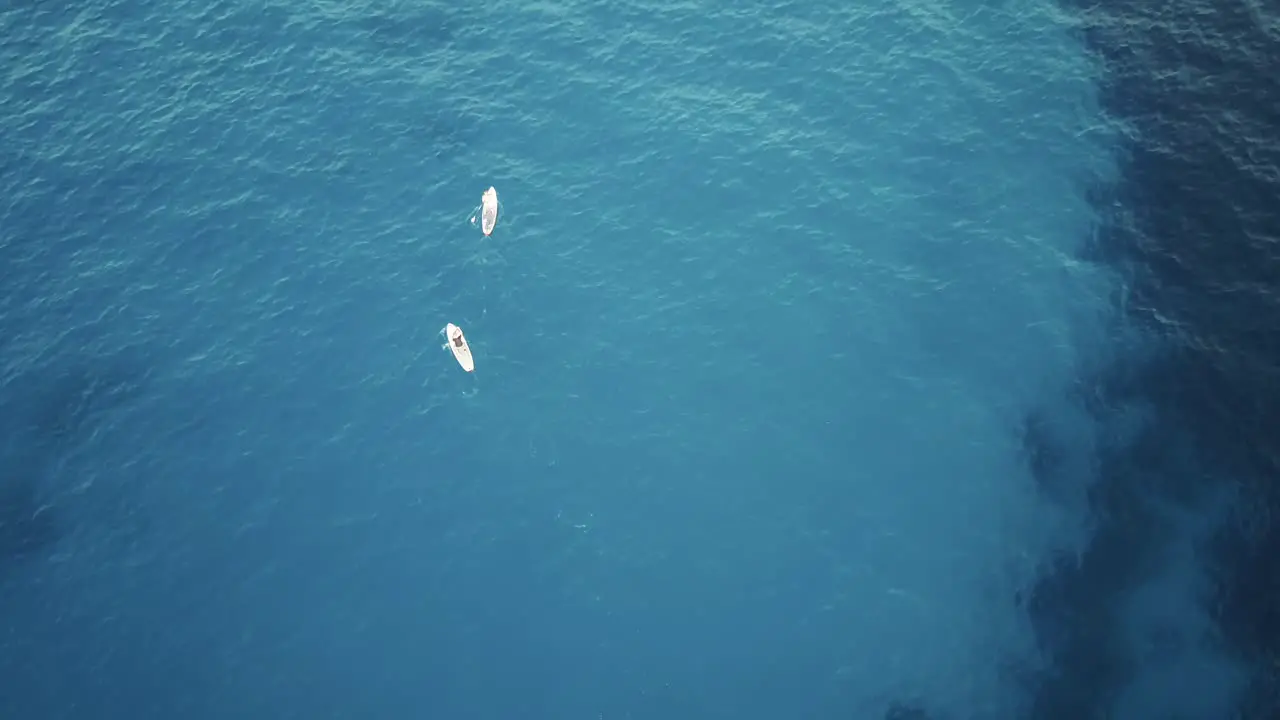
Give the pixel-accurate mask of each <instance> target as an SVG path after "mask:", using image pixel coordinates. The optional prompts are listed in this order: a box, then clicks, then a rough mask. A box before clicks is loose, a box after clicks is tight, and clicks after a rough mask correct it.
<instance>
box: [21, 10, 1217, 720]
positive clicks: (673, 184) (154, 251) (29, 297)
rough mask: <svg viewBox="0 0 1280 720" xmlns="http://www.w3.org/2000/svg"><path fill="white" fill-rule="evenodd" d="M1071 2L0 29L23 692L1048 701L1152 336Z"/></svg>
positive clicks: (37, 15)
mask: <svg viewBox="0 0 1280 720" xmlns="http://www.w3.org/2000/svg"><path fill="white" fill-rule="evenodd" d="M1076 27H1077V23H1076V21H1075V20H1074V19H1073V18H1072V17H1071V16H1070V15H1069V14H1068V13H1066V11H1064V10H1061V9H1059V8H1057V7H1055V6H1054V5H1051V4H1049V3H1035V4H1031V5H1020V6H1017V7H1016V8H1015V7H1014V6H1013V5H1006V6H1004V7H1001V6H999V4H997V5H990V4H987V5H983V4H980V3H959V2H953V3H943V2H932V1H921V0H915V1H913V2H910V3H904V2H898V1H896V0H895V1H892V2H870V3H862V4H857V5H849V4H847V3H835V2H829V1H827V0H822V1H820V2H810V3H805V4H796V3H783V2H775V3H754V4H752V3H749V4H746V5H732V6H730V5H718V4H711V3H674V4H646V3H637V2H628V3H622V4H603V3H586V2H576V3H574V2H557V3H534V4H522V3H502V2H498V3H491V4H488V5H486V6H483V7H476V8H472V9H468V10H465V11H464V10H454V9H449V8H447V7H445V6H442V5H429V4H422V3H410V2H398V3H356V2H336V1H334V2H329V1H326V2H323V3H315V4H311V5H306V4H303V5H298V4H279V3H272V2H259V3H249V2H240V1H237V2H231V1H223V2H214V3H212V4H209V3H204V4H192V3H185V4H183V3H180V4H176V5H171V6H165V7H163V8H161V7H160V6H157V5H148V4H144V3H136V2H133V1H132V0H117V1H115V2H91V3H89V4H87V5H80V6H60V5H43V6H40V7H39V8H38V9H32V8H29V7H26V6H24V7H21V8H8V9H5V10H3V11H2V12H0V28H3V33H4V37H5V38H6V39H5V40H4V42H3V46H2V47H3V54H4V63H5V67H6V68H8V71H7V78H6V79H4V80H3V81H2V83H0V88H2V89H0V100H2V101H3V105H4V107H5V108H6V109H7V112H6V113H5V119H4V121H3V133H4V138H5V140H4V145H3V152H4V156H3V160H2V162H3V168H4V179H5V185H4V191H3V195H4V201H3V205H0V217H2V218H3V226H2V227H3V231H4V232H3V237H2V238H0V261H2V262H3V263H4V264H5V267H6V270H5V285H4V287H3V290H2V291H0V325H2V326H3V328H4V337H3V340H0V352H3V366H2V367H3V375H2V376H0V379H2V380H3V385H4V389H3V392H4V394H5V396H6V397H7V407H10V408H12V409H13V410H12V412H9V413H7V415H6V419H5V420H4V422H5V423H6V437H7V438H8V440H7V441H6V442H7V444H6V445H5V447H4V452H5V453H6V455H5V462H6V463H7V464H8V466H9V467H11V468H13V471H12V472H10V475H12V476H13V477H14V478H17V479H16V480H13V481H12V482H13V483H15V484H18V483H22V484H25V486H27V487H30V488H31V490H30V493H31V494H32V497H33V498H35V499H34V500H29V502H30V503H31V504H32V507H37V508H40V509H41V512H45V513H48V514H49V515H48V516H47V517H52V518H54V519H53V520H52V521H50V522H52V523H54V526H56V531H54V530H48V531H47V532H48V534H50V535H52V534H56V535H57V541H56V542H49V543H48V544H47V546H42V547H43V550H42V552H41V553H38V554H36V553H27V552H26V547H27V546H26V545H23V544H22V543H19V542H17V541H14V543H13V544H14V545H15V546H21V547H22V548H24V551H23V552H15V553H12V554H13V555H15V556H22V557H20V558H19V559H20V562H16V563H12V564H11V565H10V566H9V567H10V569H7V570H6V571H5V575H4V576H0V582H3V583H4V584H5V586H6V590H5V594H4V596H3V598H2V599H0V605H2V606H3V610H0V617H3V618H4V620H3V622H4V626H3V629H4V639H3V641H0V643H2V647H3V650H0V666H2V667H3V672H4V673H5V674H6V675H7V676H8V677H11V678H17V679H19V680H20V682H18V683H14V684H13V685H12V687H11V689H9V690H7V691H6V692H5V694H4V695H3V697H2V698H0V708H3V710H4V712H3V714H4V715H5V716H6V717H9V716H12V717H33V718H34V717H42V718H61V717H83V716H85V714H86V713H88V714H89V715H90V716H94V717H111V716H115V715H117V714H119V715H121V716H124V715H126V714H127V715H128V716H129V717H178V716H182V717H191V718H197V717H210V718H212V717H219V718H221V717H232V716H237V717H255V716H264V717H265V716H270V717H298V718H303V717H305V718H319V717H353V716H361V715H363V716H369V717H431V718H441V719H442V720H443V719H444V718H450V719H453V718H458V719H461V718H495V719H497V718H516V717H519V718H548V719H550V718H556V719H570V718H585V719H596V718H599V719H602V720H603V719H610V720H612V719H623V718H635V719H636V720H639V719H640V718H757V717H758V718H766V717H768V718H773V717H778V718H781V717H787V718H837V717H839V718H848V717H883V716H884V715H885V713H886V712H889V711H890V709H891V708H892V707H894V706H899V707H915V708H919V709H922V710H925V711H927V712H929V713H932V714H933V715H931V716H932V717H938V718H950V717H968V718H1006V717H1018V716H1021V715H1023V714H1024V713H1025V712H1027V708H1028V707H1030V704H1031V702H1032V699H1033V697H1034V690H1035V687H1036V686H1037V685H1036V682H1035V678H1037V677H1039V676H1040V675H1041V674H1043V673H1045V672H1050V671H1051V670H1052V666H1053V663H1054V660H1053V658H1052V657H1051V656H1050V655H1049V654H1048V653H1047V651H1046V649H1045V646H1044V642H1043V637H1042V635H1043V632H1044V630H1043V628H1041V629H1037V627H1035V620H1034V618H1033V617H1032V616H1031V615H1030V614H1029V613H1028V612H1027V609H1026V603H1025V598H1026V597H1027V596H1028V595H1029V593H1030V592H1031V588H1033V586H1034V585H1035V583H1036V582H1037V581H1038V580H1039V579H1040V578H1042V577H1043V575H1044V574H1045V573H1046V572H1047V570H1048V569H1049V568H1050V567H1051V566H1052V564H1053V563H1054V562H1056V561H1057V559H1058V558H1060V557H1071V556H1072V555H1073V554H1075V553H1078V552H1082V551H1083V548H1084V547H1085V546H1086V545H1087V544H1088V542H1089V541H1090V538H1091V537H1092V533H1093V528H1094V527H1095V524H1096V518H1094V517H1093V516H1092V515H1091V511H1090V506H1089V504H1088V502H1087V501H1086V494H1087V492H1088V491H1089V488H1090V487H1091V484H1092V479H1091V472H1090V469H1091V467H1092V463H1093V461H1092V460H1091V459H1090V458H1091V455H1092V450H1091V443H1093V442H1095V441H1094V440H1092V438H1093V437H1094V430H1093V429H1092V425H1091V424H1092V422H1093V420H1091V419H1090V418H1089V417H1087V416H1086V410H1085V407H1084V401H1083V400H1081V399H1080V395H1079V393H1078V392H1077V391H1078V389H1079V383H1080V380H1079V378H1080V376H1081V374H1082V373H1084V372H1087V371H1089V370H1091V369H1095V368H1097V367H1098V366H1100V365H1102V364H1104V363H1106V362H1107V361H1108V360H1109V359H1110V358H1111V357H1113V356H1114V355H1115V354H1117V353H1118V352H1121V351H1122V350H1118V349H1117V348H1121V349H1123V348H1128V347H1130V345H1127V344H1125V343H1130V342H1131V340H1130V330H1129V329H1128V328H1127V325H1126V322H1125V321H1124V320H1123V318H1121V317H1119V316H1118V315H1117V313H1116V312H1115V310H1114V307H1115V305H1114V301H1115V298H1116V297H1117V296H1119V295H1121V294H1122V293H1123V284H1122V279H1123V278H1122V277H1121V276H1120V274H1119V273H1118V272H1117V271H1116V270H1114V269H1111V268H1108V267H1106V266H1102V265H1098V264H1090V263H1086V262H1083V261H1082V260H1081V259H1080V253H1081V251H1082V249H1083V248H1084V247H1085V243H1087V242H1088V240H1089V239H1090V238H1091V236H1092V233H1093V232H1094V229H1095V227H1096V224H1097V218H1096V215H1095V210H1094V209H1093V206H1091V204H1090V202H1089V195H1088V193H1089V191H1090V189H1091V188H1093V187H1095V186H1097V185H1098V184H1099V183H1104V182H1107V181H1110V180H1112V179H1114V177H1115V173H1116V169H1115V159H1114V152H1115V146H1116V142H1117V138H1119V137H1121V136H1122V135H1123V133H1124V131H1125V128H1124V127H1123V126H1121V125H1118V124H1117V123H1115V122H1113V121H1111V120H1109V119H1108V118H1107V117H1106V116H1104V114H1103V111H1102V110H1101V109H1100V107H1099V106H1098V99H1097V92H1098V90H1097V81H1098V78H1099V73H1100V72H1101V70H1100V69H1099V66H1098V63H1097V61H1096V60H1095V59H1093V58H1092V56H1091V55H1089V54H1088V53H1086V51H1085V49H1084V47H1083V46H1082V45H1081V44H1080V41H1079V40H1078V38H1077V36H1076V33H1075V30H1076ZM490 185H494V186H496V187H497V189H498V191H499V193H500V196H501V199H502V203H503V204H502V216H501V218H500V221H499V225H498V228H497V230H496V231H495V232H494V234H493V236H492V237H491V238H484V237H483V236H482V235H481V234H480V233H479V232H478V231H477V230H476V229H475V228H474V227H473V226H472V225H470V224H469V223H468V218H469V216H470V214H471V212H472V210H473V209H474V207H475V206H476V205H478V204H479V199H480V194H481V193H482V192H483V191H484V189H485V188H487V187H489V186H490ZM448 322H453V323H457V324H458V325H460V326H461V327H462V328H463V329H464V330H465V331H466V333H467V337H468V339H469V341H470V344H471V347H472V350H473V352H474V354H475V358H476V372H475V373H474V375H468V374H466V373H463V372H462V371H461V370H460V369H459V368H458V366H457V364H456V363H455V362H454V360H453V359H452V357H451V356H450V354H449V352H448V351H447V350H446V349H444V348H443V347H442V345H443V342H444V339H443V337H442V336H441V335H440V332H441V329H442V328H443V327H444V325H445V324H446V323H448ZM1085 394H1086V395H1087V393H1085ZM1029 413H1039V414H1042V415H1047V416H1051V417H1052V418H1054V421H1053V422H1054V427H1055V428H1056V430H1055V432H1057V433H1060V434H1065V436H1066V437H1067V438H1068V439H1069V440H1070V442H1071V444H1072V447H1073V448H1075V451H1074V452H1072V453H1070V457H1069V458H1067V459H1065V460H1064V461H1063V462H1064V463H1065V465H1066V467H1067V469H1066V470H1063V471H1062V472H1063V473H1065V474H1066V475H1067V476H1068V477H1069V478H1070V479H1069V480H1068V481H1063V482H1061V483H1059V484H1057V485H1054V486H1053V487H1046V485H1045V483H1044V482H1043V478H1037V474H1036V472H1035V468H1034V467H1033V465H1034V463H1033V462H1032V458H1030V457H1029V455H1028V451H1027V449H1026V435H1025V418H1026V417H1027V416H1028V414H1029ZM15 502H16V501H15ZM38 514H39V513H37V512H32V513H28V514H27V516H26V517H28V518H29V517H32V516H35V515H38ZM22 522H28V520H23V521H22ZM42 522H44V521H42ZM14 523H15V524H16V523H17V521H14ZM40 527H46V526H45V525H40ZM30 544H31V545H35V544H37V543H30ZM33 554H35V555H38V557H35V558H33V557H27V555H33ZM1174 585H1177V583H1174ZM1170 592H1173V593H1174V594H1175V595H1177V593H1183V595H1185V594H1186V593H1188V592H1191V591H1184V590H1177V591H1176V592H1175V591H1170ZM1177 596H1178V597H1182V595H1177ZM1187 612H1189V613H1191V614H1192V615H1194V614H1195V613H1196V612H1197V611H1196V610H1195V609H1194V608H1193V609H1191V610H1188V611H1187ZM1205 632H1210V631H1208V630H1206V631H1205ZM1134 642H1135V643H1139V644H1140V643H1141V642H1143V641H1142V640H1135V641H1134ZM1204 653H1205V655H1204V657H1206V658H1209V660H1204V662H1209V661H1210V660H1212V658H1213V657H1215V656H1214V655H1213V653H1212V652H1211V651H1209V650H1205V651H1204ZM1196 657H1197V658H1199V657H1201V656H1200V655H1196ZM1133 692H1135V693H1139V694H1141V693H1140V692H1139V691H1138V690H1134V691H1133ZM1129 702H1137V701H1136V700H1130V701H1129ZM1134 716H1135V717H1137V716H1140V715H1134Z"/></svg>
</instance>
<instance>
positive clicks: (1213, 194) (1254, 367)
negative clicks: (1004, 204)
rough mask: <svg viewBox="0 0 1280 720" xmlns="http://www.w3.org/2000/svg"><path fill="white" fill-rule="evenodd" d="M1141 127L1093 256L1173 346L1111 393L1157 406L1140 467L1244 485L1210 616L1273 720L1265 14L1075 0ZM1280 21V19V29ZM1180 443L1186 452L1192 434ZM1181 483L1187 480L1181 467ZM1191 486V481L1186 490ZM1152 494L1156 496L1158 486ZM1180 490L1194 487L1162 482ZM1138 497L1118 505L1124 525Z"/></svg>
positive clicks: (1276, 656) (1120, 113) (1254, 9)
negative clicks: (1192, 471) (1253, 675)
mask: <svg viewBox="0 0 1280 720" xmlns="http://www.w3.org/2000/svg"><path fill="white" fill-rule="evenodd" d="M1065 4H1066V5H1068V6H1069V7H1070V8H1071V9H1072V11H1073V12H1076V13H1078V15H1079V17H1081V18H1084V19H1085V22H1084V25H1083V27H1082V36H1083V39H1084V40H1085V42H1086V43H1087V44H1088V46H1089V47H1090V48H1091V49H1092V50H1093V51H1094V52H1095V53H1096V54H1097V55H1098V56H1099V58H1100V59H1101V61H1102V63H1103V65H1104V67H1105V70H1106V76H1105V81H1104V84H1103V87H1102V101H1103V104H1104V107H1105V108H1106V110H1107V111H1108V112H1109V113H1110V114H1111V115H1112V116H1114V117H1115V118H1116V119H1117V120H1119V121H1120V122H1122V123H1124V124H1125V125H1126V126H1128V128H1129V132H1128V133H1127V137H1128V142H1127V143H1126V145H1125V146H1124V148H1123V153H1122V156H1121V158H1120V169H1121V179H1120V181H1119V182H1118V183H1117V184H1116V185H1114V186H1112V187H1109V188H1104V189H1100V190H1099V191H1098V192H1097V193H1096V194H1095V197H1094V200H1095V205H1096V207H1097V209H1098V210H1099V212H1100V214H1101V215H1102V216H1103V217H1104V218H1105V219H1106V225H1105V227H1104V228H1103V230H1102V232H1100V233H1099V234H1098V236H1097V237H1096V238H1095V245H1094V247H1093V248H1092V249H1091V252H1090V257H1091V258H1093V259H1096V260H1099V261H1102V262H1107V263H1110V264H1113V265H1115V266H1116V267H1118V268H1120V269H1121V270H1122V271H1123V272H1124V274H1125V275H1126V276H1127V277H1128V288H1127V292H1126V293H1125V294H1124V295H1123V296H1121V297H1120V298H1118V302H1119V304H1120V308H1121V309H1122V310H1123V311H1124V312H1125V313H1126V314H1127V315H1128V317H1129V318H1131V319H1132V320H1135V321H1137V322H1138V323H1139V325H1140V327H1142V328H1144V329H1145V330H1146V331H1147V332H1148V333H1149V334H1150V336H1151V337H1153V338H1155V340H1156V342H1157V343H1158V344H1160V345H1161V346H1163V347H1165V348H1166V349H1165V351H1164V352H1162V353H1158V354H1157V355H1156V356H1155V357H1154V358H1151V359H1147V360H1143V361H1141V362H1140V363H1137V364H1136V366H1135V367H1129V368H1121V369H1118V371H1117V372H1118V374H1120V375H1123V376H1125V377H1126V378H1127V379H1126V380H1125V381H1124V382H1123V383H1118V384H1116V385H1115V388H1117V389H1118V388H1119V387H1120V386H1124V390H1123V391H1124V392H1125V393H1127V394H1129V395H1131V396H1140V397H1142V398H1143V399H1144V401H1145V402H1147V403H1149V404H1150V406H1151V407H1152V408H1153V409H1154V413H1155V416H1156V419H1155V421H1154V427H1155V428H1157V429H1158V430H1157V431H1156V432H1158V433H1159V432H1162V433H1164V434H1163V436H1157V437H1152V438H1148V439H1147V440H1146V441H1145V442H1142V443H1138V444H1136V445H1135V446H1134V447H1133V450H1132V456H1131V458H1130V459H1129V460H1128V461H1127V463H1126V464H1127V465H1129V466H1130V468H1131V470H1129V471H1123V472H1119V473H1116V474H1114V475H1112V476H1109V477H1107V478H1105V481H1106V482H1109V483H1120V484H1126V483H1130V482H1132V481H1131V480H1130V476H1131V475H1132V474H1134V473H1142V472H1149V468H1150V467H1152V466H1157V467H1158V466H1160V465H1161V464H1164V465H1168V464H1169V462H1170V460H1169V459H1170V458H1171V457H1172V453H1174V452H1175V451H1177V450H1179V449H1185V448H1187V447H1190V448H1194V450H1195V455H1196V457H1197V459H1198V461H1199V463H1200V464H1201V466H1202V467H1204V468H1205V471H1204V472H1202V473H1201V474H1200V478H1199V479H1198V482H1200V483H1203V484H1229V485H1238V487H1239V489H1240V490H1242V492H1243V497H1244V498H1246V501H1245V502H1243V503H1241V515H1242V519H1248V520H1250V521H1249V522H1240V523H1235V524H1233V525H1231V526H1229V527H1227V528H1226V529H1224V530H1223V532H1222V537H1221V538H1220V540H1219V542H1218V548H1217V552H1216V553H1215V554H1214V558H1215V565H1216V567H1214V568H1213V572H1214V575H1215V577H1216V580H1217V589H1216V597H1215V598H1214V600H1213V608H1214V615H1215V616H1216V619H1217V621H1218V622H1219V623H1220V625H1221V627H1222V630H1223V632H1224V633H1225V635H1226V637H1227V638H1228V640H1229V641H1230V642H1231V643H1232V644H1233V645H1234V646H1235V648H1236V650H1237V651H1238V652H1239V653H1240V654H1241V655H1242V656H1243V657H1245V658H1247V659H1248V660H1250V661H1251V662H1252V665H1253V667H1254V668H1255V669H1256V670H1257V672H1258V676H1257V679H1256V681H1255V683H1254V685H1255V687H1254V688H1253V691H1252V693H1251V696H1250V698H1249V699H1248V700H1247V701H1246V702H1245V705H1244V707H1242V708H1241V713H1242V714H1243V716H1246V717H1273V716H1274V713H1275V712H1276V710H1277V708H1280V704H1277V697H1278V692H1277V688H1280V662H1278V661H1280V612H1277V611H1276V610H1275V608H1277V607H1280V523H1277V522H1275V521H1273V520H1271V519H1270V518H1273V517H1276V510H1280V483H1277V482H1276V480H1277V477H1278V476H1280V435H1277V434H1276V432H1275V428H1276V427H1280V204H1278V203H1277V198H1278V197H1280V35H1277V34H1276V33H1275V30H1274V20H1269V19H1268V17H1267V16H1266V13H1265V12H1264V11H1263V10H1262V9H1261V8H1262V6H1251V5H1250V4H1247V3H1226V4H1223V3H1206V2H1200V1H1197V0H1185V1H1183V2H1178V3H1174V4H1165V5H1154V4H1150V3H1143V2H1137V1H1136V0H1120V1H1118V2H1107V3H1097V2H1090V1H1088V0H1067V1H1066V3H1065ZM1268 23H1270V25H1268ZM1180 436H1181V437H1183V438H1185V442H1179V438H1180ZM1171 475H1172V476H1174V477H1176V476H1178V473H1172V474H1171ZM1184 482H1185V480H1184ZM1148 489H1149V488H1148ZM1161 490H1163V491H1167V492H1173V493H1177V492H1181V491H1185V490H1186V488H1185V487H1182V488H1179V487H1173V488H1161ZM1133 501H1134V499H1133V498H1125V497H1119V498H1116V499H1115V500H1114V503H1116V504H1113V505H1109V506H1108V509H1109V512H1111V513H1121V512H1123V508H1125V507H1128V506H1129V504H1130V503H1132V502H1133Z"/></svg>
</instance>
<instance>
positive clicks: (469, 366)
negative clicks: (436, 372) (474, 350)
mask: <svg viewBox="0 0 1280 720" xmlns="http://www.w3.org/2000/svg"><path fill="white" fill-rule="evenodd" d="M444 334H445V337H447V338H449V349H450V350H452V351H453V357H454V358H456V359H457V360H458V364H459V365H461V366H462V369H463V370H466V371H467V372H471V371H473V370H475V369H476V362H475V360H474V359H473V358H472V357H471V346H470V345H468V344H467V338H466V337H465V336H464V335H463V334H462V328H460V327H458V326H457V325H454V324H453V323H449V324H448V325H446V326H445V328H444Z"/></svg>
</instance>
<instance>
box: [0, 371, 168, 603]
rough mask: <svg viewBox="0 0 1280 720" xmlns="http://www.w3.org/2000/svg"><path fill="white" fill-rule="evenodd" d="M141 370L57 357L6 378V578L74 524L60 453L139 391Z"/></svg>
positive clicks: (1, 506) (1, 505)
mask: <svg viewBox="0 0 1280 720" xmlns="http://www.w3.org/2000/svg"><path fill="white" fill-rule="evenodd" d="M140 371H141V368H137V367H125V366H120V365H118V364H117V363H116V362H114V361H112V360H111V359H107V360H105V361H100V360H88V361H85V362H81V363H68V364H51V365H50V366H49V367H47V368H44V369H41V370H37V371H32V372H30V373H27V374H24V375H21V376H19V377H17V378H15V379H14V380H12V381H10V382H9V383H6V384H4V385H0V405H2V406H3V407H4V408H5V413H4V416H3V418H0V580H3V578H4V576H5V575H6V574H8V572H10V571H12V570H15V569H17V567H18V566H20V565H21V564H23V563H30V562H34V561H36V560H39V559H41V558H45V557H47V556H48V554H49V553H50V552H52V551H53V549H54V547H55V546H56V545H58V543H59V542H61V541H63V540H64V539H65V538H66V537H67V536H68V535H69V534H70V533H71V532H72V531H73V528H72V527H71V525H70V524H69V523H68V522H67V515H66V513H65V512H64V511H65V509H66V507H65V502H64V498H65V493H66V490H67V488H66V486H65V484H64V483H62V482H60V478H58V477H57V475H58V470H59V467H60V464H61V461H62V460H63V459H64V458H66V457H67V456H68V454H70V453H71V452H73V451H74V449H75V446H76V444H77V443H78V442H81V441H83V440H84V438H85V437H87V436H88V435H89V434H90V433H92V432H94V430H95V428H96V427H97V426H98V425H99V424H100V423H101V422H102V419H103V417H104V416H105V415H106V414H107V413H110V412H112V411H114V410H116V409H118V408H119V407H121V406H122V405H124V404H125V403H128V402H130V401H131V400H132V399H133V398H135V397H137V394H138V393H139V392H140V391H141V389H142V382H143V380H142V377H141V374H140ZM117 489H119V488H117ZM113 496H114V497H115V499H116V500H117V501H122V502H127V501H126V500H124V497H125V496H124V495H122V494H120V493H113ZM120 516H123V513H122V514H121V515H120Z"/></svg>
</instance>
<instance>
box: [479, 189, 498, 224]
mask: <svg viewBox="0 0 1280 720" xmlns="http://www.w3.org/2000/svg"><path fill="white" fill-rule="evenodd" d="M497 224H498V191H497V190H495V189H493V188H492V187H490V188H489V189H488V190H485V191H484V195H483V196H482V197H481V198H480V229H481V230H482V231H483V232H484V234H485V235H489V234H491V233H492V232H493V226H494V225H497Z"/></svg>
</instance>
